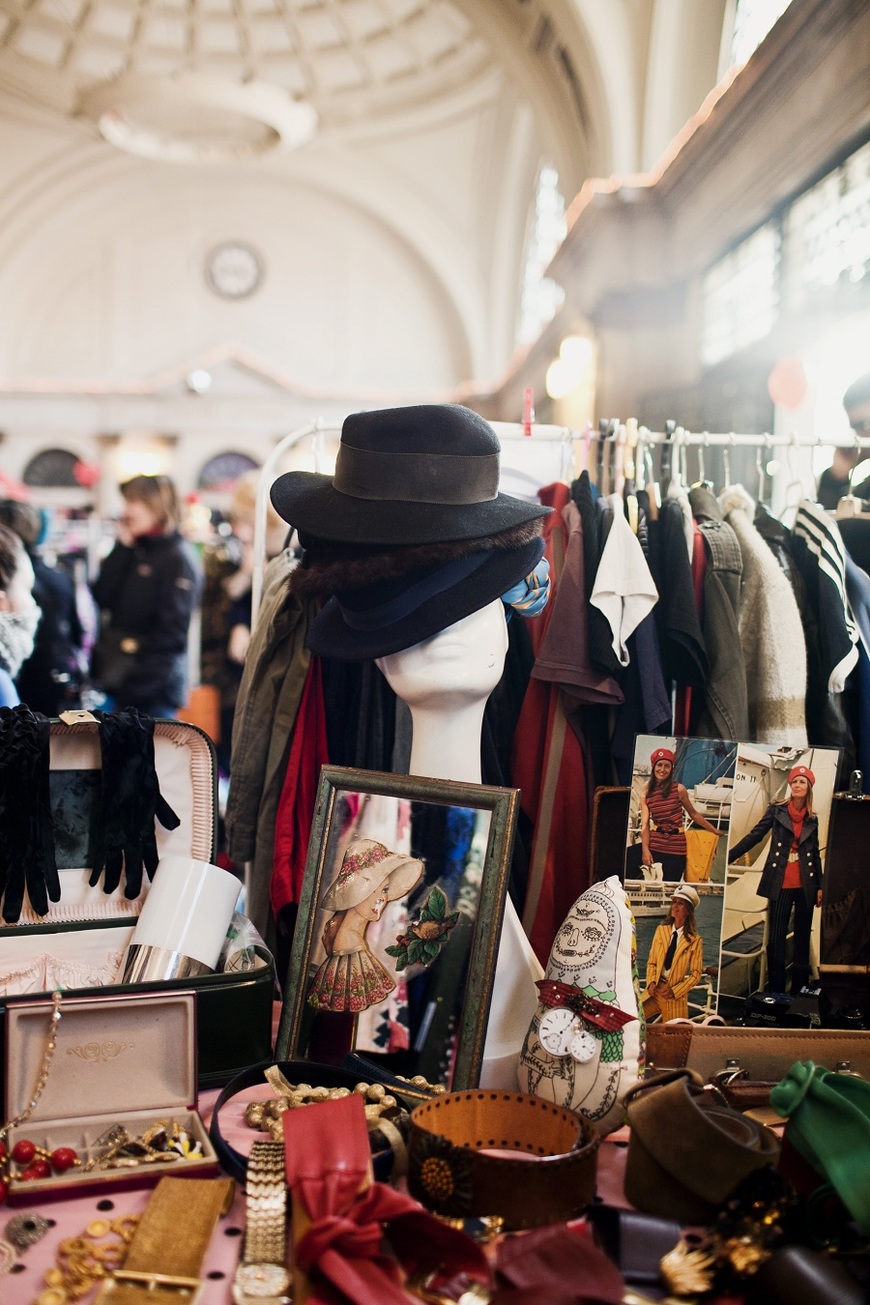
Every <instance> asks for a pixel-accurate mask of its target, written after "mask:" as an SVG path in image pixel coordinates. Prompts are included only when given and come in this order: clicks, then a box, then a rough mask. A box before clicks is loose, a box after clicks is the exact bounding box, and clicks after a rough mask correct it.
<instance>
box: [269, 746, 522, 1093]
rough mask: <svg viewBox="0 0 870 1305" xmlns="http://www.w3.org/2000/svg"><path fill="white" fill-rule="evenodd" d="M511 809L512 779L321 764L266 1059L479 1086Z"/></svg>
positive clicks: (515, 794) (515, 799) (514, 806)
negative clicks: (358, 1059)
mask: <svg viewBox="0 0 870 1305" xmlns="http://www.w3.org/2000/svg"><path fill="white" fill-rule="evenodd" d="M518 807H519V790H518V789H511V788H498V787H494V786H490V785H479V784H466V783H453V782H449V781H446V780H436V779H427V778H423V777H419V776H409V775H393V774H386V773H382V772H379V771H365V770H356V769H353V768H350V767H344V766H324V767H323V768H322V769H321V772H320V779H319V785H318V794H317V801H316V805H315V811H314V817H313V820H312V824H311V836H310V841H309V846H308V856H307V860H306V865H305V874H304V881H303V885H302V892H301V896H300V901H299V912H298V916H297V924H296V929H295V932H294V936H293V945H292V951H291V957H290V964H289V968H288V977H287V982H286V985H285V995H284V1002H283V1007H282V1012H281V1021H280V1025H279V1029H278V1037H277V1041H276V1059H278V1060H291V1059H292V1060H300V1059H301V1060H304V1059H309V1060H313V1061H317V1062H319V1063H325V1064H341V1062H342V1060H343V1059H344V1056H345V1055H346V1054H347V1053H348V1052H355V1053H357V1054H358V1055H362V1056H363V1057H365V1058H366V1059H367V1060H370V1061H372V1062H374V1063H375V1064H377V1065H378V1066H379V1067H380V1068H381V1069H382V1070H384V1071H385V1072H387V1073H399V1074H402V1075H404V1076H406V1077H408V1078H410V1077H412V1076H413V1075H415V1074H422V1075H423V1077H424V1078H426V1079H427V1080H428V1081H429V1082H432V1083H438V1082H440V1083H445V1084H447V1086H448V1087H450V1088H451V1089H452V1090H454V1091H457V1090H460V1089H465V1088H470V1087H476V1086H477V1084H478V1081H479V1076H480V1070H481V1064H482V1060H483V1048H484V1040H485V1035H486V1025H487V1018H488V1015H489V1008H490V1001H491V998H492V988H493V981H494V977H495V966H496V958H497V955H498V944H499V938H500V934H501V924H502V919H503V915H504V906H505V898H506V893H507V882H508V871H509V866H510V861H511V853H512V850H513V840H514V834H515V830H516V820H517V813H518ZM387 872H389V873H388V874H387ZM364 890H371V891H370V892H369V891H366V896H365V898H361V894H362V893H363V891H364ZM388 947H389V948H390V949H391V950H390V951H389V952H388V951H387V948H388ZM384 972H386V975H387V976H388V978H385V976H384ZM390 984H391V986H390V988H389V991H388V992H385V991H384V990H385V989H386V988H387V987H388V985H390Z"/></svg>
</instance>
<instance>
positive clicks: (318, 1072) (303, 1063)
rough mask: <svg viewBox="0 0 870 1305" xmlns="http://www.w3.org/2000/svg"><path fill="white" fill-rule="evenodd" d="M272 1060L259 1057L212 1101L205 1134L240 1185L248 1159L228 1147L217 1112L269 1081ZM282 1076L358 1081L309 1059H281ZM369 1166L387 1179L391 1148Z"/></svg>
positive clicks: (342, 1083)
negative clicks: (250, 1089)
mask: <svg viewBox="0 0 870 1305" xmlns="http://www.w3.org/2000/svg"><path fill="white" fill-rule="evenodd" d="M272 1064H273V1062H272V1061H271V1060H262V1061H260V1063H259V1064H257V1065H251V1066H249V1067H248V1068H247V1069H243V1070H242V1071H241V1073H240V1074H237V1075H236V1076H235V1078H233V1079H230V1081H229V1083H227V1085H226V1087H225V1088H224V1089H223V1090H222V1092H221V1094H220V1096H219V1097H218V1099H217V1101H216V1102H215V1104H214V1110H213V1111H212V1117H211V1124H210V1125H209V1130H208V1135H209V1137H210V1138H211V1144H212V1146H213V1147H214V1149H215V1154H216V1155H217V1158H218V1160H219V1162H220V1167H221V1169H223V1171H224V1173H227V1174H229V1176H230V1177H231V1178H235V1180H236V1182H237V1183H241V1184H242V1186H244V1185H245V1183H246V1182H247V1177H248V1158H247V1156H244V1155H242V1153H241V1152H240V1151H237V1150H236V1149H235V1147H232V1146H230V1144H229V1142H227V1141H226V1140H225V1139H224V1137H223V1135H222V1133H221V1130H220V1112H221V1110H222V1109H223V1107H224V1106H225V1105H226V1104H227V1102H228V1101H229V1100H231V1098H232V1097H235V1096H238V1094H239V1093H240V1092H244V1091H245V1090H246V1089H247V1088H250V1087H258V1086H259V1085H260V1084H261V1083H266V1082H268V1079H267V1078H266V1070H267V1069H269V1068H271V1066H272ZM276 1067H277V1068H278V1069H279V1070H280V1071H281V1073H282V1074H283V1075H284V1077H285V1078H286V1079H287V1080H288V1081H289V1082H290V1083H312V1084H317V1085H319V1086H321V1087H328V1088H329V1087H346V1088H350V1089H351V1090H353V1088H354V1087H355V1086H356V1085H357V1083H359V1082H360V1076H359V1074H353V1073H350V1072H349V1071H348V1070H344V1069H338V1068H337V1067H335V1066H333V1065H318V1064H317V1063H316V1062H314V1061H310V1060H281V1061H278V1062H277V1066H276ZM402 1104H403V1105H404V1106H405V1107H406V1108H407V1109H409V1110H411V1109H413V1104H416V1103H413V1104H412V1103H411V1102H410V1101H407V1102H403V1103H402ZM372 1165H373V1168H374V1174H375V1179H376V1180H377V1182H379V1183H384V1182H386V1181H387V1180H388V1178H389V1176H390V1174H391V1172H392V1169H393V1152H392V1149H387V1150H383V1151H375V1152H374V1153H373V1154H372Z"/></svg>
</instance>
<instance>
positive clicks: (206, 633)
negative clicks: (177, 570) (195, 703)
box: [201, 471, 287, 776]
mask: <svg viewBox="0 0 870 1305" xmlns="http://www.w3.org/2000/svg"><path fill="white" fill-rule="evenodd" d="M259 474H260V473H259V472H258V471H249V472H246V473H245V474H244V475H243V476H240V477H239V480H238V481H237V482H236V486H235V489H234V490H233V495H232V499H231V500H230V506H229V510H228V512H227V518H228V520H227V525H228V526H229V531H228V532H227V533H222V534H221V533H219V534H217V535H216V536H215V539H214V541H213V542H211V543H209V544H207V545H206V548H205V550H204V552H203V566H204V569H205V587H204V589H203V595H202V634H201V674H202V682H203V684H209V685H212V686H214V688H216V689H217V690H218V692H219V694H220V742H219V743H218V748H217V752H218V764H219V766H220V769H221V773H222V774H223V775H225V776H228V775H229V773H230V745H231V742H232V734H233V716H234V714H235V709H236V698H237V696H238V692H239V684H240V683H241V679H242V670H243V668H244V664H245V657H246V656H247V652H248V644H249V643H250V639H251V582H252V577H253V571H254V560H255V559H254V517H255V510H256V504H257V485H258V483H259ZM224 530H225V531H226V527H224ZM286 534H287V524H286V522H284V521H282V519H281V518H280V517H279V516H278V514H277V512H276V511H275V509H274V508H273V507H272V504H271V503H269V505H268V509H267V515H266V541H265V557H264V558H263V559H262V560H263V561H264V562H266V561H268V559H269V558H271V557H276V556H277V555H278V553H280V552H281V549H282V548H283V546H284V539H285V536H286Z"/></svg>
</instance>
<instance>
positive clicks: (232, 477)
mask: <svg viewBox="0 0 870 1305" xmlns="http://www.w3.org/2000/svg"><path fill="white" fill-rule="evenodd" d="M259 465H260V464H259V463H258V462H255V461H254V459H253V458H249V457H248V455H247V454H246V453H232V452H228V453H216V454H215V456H214V457H213V458H209V460H208V462H207V463H206V464H205V466H204V467H203V469H202V471H201V472H200V473H199V480H198V481H197V488H198V489H223V488H224V487H225V486H227V485H232V484H233V482H234V481H236V480H238V478H239V476H243V475H244V474H245V472H246V471H255V470H256V469H257V467H258V466H259Z"/></svg>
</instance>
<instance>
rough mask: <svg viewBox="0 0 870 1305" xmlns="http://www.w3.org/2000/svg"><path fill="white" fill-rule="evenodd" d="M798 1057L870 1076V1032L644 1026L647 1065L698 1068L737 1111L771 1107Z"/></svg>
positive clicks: (703, 1025) (693, 1025)
mask: <svg viewBox="0 0 870 1305" xmlns="http://www.w3.org/2000/svg"><path fill="white" fill-rule="evenodd" d="M798 1060H811V1061H813V1062H814V1064H816V1065H822V1066H824V1068H825V1069H831V1070H840V1071H851V1072H852V1073H855V1074H859V1075H860V1076H861V1078H865V1079H870V1033H868V1032H865V1031H858V1032H852V1033H849V1032H845V1031H843V1030H840V1029H758V1028H740V1027H735V1026H733V1025H730V1024H729V1025H724V1024H717V1025H714V1024H692V1023H689V1022H686V1023H672V1024H652V1025H650V1026H649V1028H648V1029H647V1031H646V1064H647V1068H648V1069H655V1070H664V1069H690V1070H694V1071H695V1072H696V1073H697V1074H699V1075H700V1077H701V1079H702V1080H703V1081H704V1082H705V1083H715V1084H716V1086H717V1087H718V1088H720V1089H721V1091H722V1092H723V1093H724V1095H725V1096H726V1097H727V1099H728V1102H729V1104H730V1105H732V1106H734V1107H735V1108H736V1109H739V1110H751V1109H755V1108H758V1107H760V1106H767V1105H768V1104H769V1101H770V1091H771V1088H772V1087H774V1085H775V1084H776V1083H778V1082H779V1081H780V1079H781V1078H783V1077H784V1076H785V1075H786V1074H787V1073H788V1071H789V1069H790V1068H791V1066H792V1065H793V1064H794V1063H795V1061H798Z"/></svg>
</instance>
